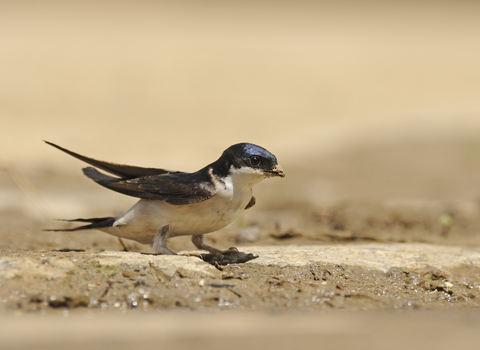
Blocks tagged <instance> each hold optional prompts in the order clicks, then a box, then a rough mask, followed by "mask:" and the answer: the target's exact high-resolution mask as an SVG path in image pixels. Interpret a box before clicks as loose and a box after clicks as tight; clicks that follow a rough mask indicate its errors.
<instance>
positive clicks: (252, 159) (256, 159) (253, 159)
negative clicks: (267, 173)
mask: <svg viewBox="0 0 480 350" xmlns="http://www.w3.org/2000/svg"><path fill="white" fill-rule="evenodd" d="M250 163H251V164H252V165H253V166H258V165H260V163H261V159H260V157H258V156H252V157H250Z"/></svg>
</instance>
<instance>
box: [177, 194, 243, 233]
mask: <svg viewBox="0 0 480 350" xmlns="http://www.w3.org/2000/svg"><path fill="white" fill-rule="evenodd" d="M248 200H249V198H248V199H246V200H242V201H236V202H229V201H226V200H222V199H221V198H217V199H216V198H215V197H213V198H212V199H210V200H207V201H205V202H200V203H195V204H190V205H183V206H181V208H178V209H175V213H174V215H171V218H170V220H169V221H170V229H171V232H170V234H169V236H170V237H174V236H182V235H198V234H204V233H209V232H213V231H217V230H220V229H221V228H223V227H225V226H227V225H228V224H230V223H231V222H232V221H233V220H235V219H236V218H237V217H238V216H239V215H240V213H241V211H242V210H243V209H244V208H245V206H246V205H247V203H248ZM177 207H178V206H177Z"/></svg>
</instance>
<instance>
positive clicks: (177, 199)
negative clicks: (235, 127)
mask: <svg viewBox="0 0 480 350" xmlns="http://www.w3.org/2000/svg"><path fill="white" fill-rule="evenodd" d="M83 173H84V174H85V175H86V176H88V177H89V178H91V179H92V180H94V181H95V182H96V183H98V184H100V185H102V186H104V187H107V188H109V189H111V190H113V191H117V192H120V193H123V194H126V195H128V196H132V197H138V198H143V199H153V200H161V201H164V202H167V203H170V204H174V205H180V204H191V203H198V202H203V201H204V200H207V199H209V198H211V197H213V196H214V195H215V187H214V185H213V184H212V183H211V182H210V181H208V179H207V178H206V174H203V173H200V172H197V173H193V174H190V173H175V174H163V175H150V176H143V177H139V178H136V179H126V180H125V179H119V178H115V177H112V176H108V175H105V174H102V173H100V172H99V171H97V170H96V169H94V168H91V167H88V168H85V169H83Z"/></svg>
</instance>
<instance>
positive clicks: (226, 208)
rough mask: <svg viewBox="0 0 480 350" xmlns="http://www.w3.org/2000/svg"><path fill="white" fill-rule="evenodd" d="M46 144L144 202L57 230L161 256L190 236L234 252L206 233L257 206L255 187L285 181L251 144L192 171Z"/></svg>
mask: <svg viewBox="0 0 480 350" xmlns="http://www.w3.org/2000/svg"><path fill="white" fill-rule="evenodd" d="M45 142H46V143H47V144H49V145H51V146H53V147H55V148H58V149H59V150H61V151H63V152H65V153H67V154H69V155H71V156H73V157H75V158H78V159H80V160H82V161H84V162H86V163H88V164H90V165H93V166H94V167H96V168H99V169H101V170H103V171H105V172H108V173H110V174H113V175H115V176H110V175H106V174H103V173H101V172H99V171H98V170H97V169H95V168H93V167H87V168H84V169H83V173H84V174H85V175H86V176H87V177H89V178H90V179H92V180H93V181H95V182H96V183H98V184H100V185H102V186H104V187H106V188H109V189H111V190H113V191H117V192H120V193H123V194H126V195H128V196H133V197H138V198H140V200H139V201H138V202H137V203H136V204H135V205H134V206H133V207H132V208H130V209H129V210H128V211H127V212H126V213H125V214H123V215H120V216H117V217H104V218H91V219H74V220H67V221H78V222H88V223H89V224H88V225H85V226H80V227H76V228H72V229H59V230H53V231H78V230H90V229H96V230H100V231H103V232H106V233H109V234H111V235H114V236H117V237H120V238H127V239H132V240H135V241H138V242H140V243H146V244H153V249H154V250H155V252H157V253H159V254H170V255H174V254H176V253H174V252H173V251H171V250H170V249H169V248H168V247H167V240H168V239H169V238H171V237H176V236H185V235H191V236H192V242H193V244H194V245H195V246H196V247H197V248H198V249H202V250H206V251H208V252H209V253H211V254H213V255H215V256H217V257H220V258H221V257H222V256H223V254H228V253H234V252H236V251H237V249H236V248H233V247H232V248H229V249H227V250H219V249H216V248H213V247H211V246H209V245H207V244H205V243H204V242H203V235H204V234H206V233H209V232H214V231H217V230H220V229H221V228H223V227H225V226H227V225H228V224H230V223H231V222H232V221H234V220H235V219H236V218H237V217H238V216H239V215H240V213H241V212H242V211H243V210H244V209H248V208H251V207H252V206H253V205H255V197H254V196H253V193H252V188H253V186H255V185H256V184H258V183H259V182H260V181H262V180H263V179H265V178H269V177H276V176H278V177H284V176H285V174H284V172H283V170H282V168H281V167H280V166H279V165H278V163H277V158H276V157H275V156H274V155H273V154H272V153H270V152H269V151H267V150H266V149H264V148H262V147H260V146H256V145H254V144H251V143H239V144H236V145H233V146H230V147H229V148H227V149H226V150H225V151H224V152H223V154H222V155H221V157H220V158H219V159H218V160H216V161H215V162H213V163H212V164H209V165H207V166H206V167H204V168H202V169H200V170H198V171H197V172H194V173H186V172H181V171H170V170H165V169H156V168H143V167H137V166H130V165H123V164H116V163H110V162H104V161H100V160H96V159H92V158H88V157H85V156H82V155H80V154H77V153H75V152H72V151H69V150H67V149H65V148H62V147H60V146H58V145H55V144H53V143H51V142H48V141H45Z"/></svg>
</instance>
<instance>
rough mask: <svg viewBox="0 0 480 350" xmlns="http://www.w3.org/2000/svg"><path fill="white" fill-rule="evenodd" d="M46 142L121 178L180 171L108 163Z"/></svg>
mask: <svg viewBox="0 0 480 350" xmlns="http://www.w3.org/2000/svg"><path fill="white" fill-rule="evenodd" d="M45 142H46V143H47V144H49V145H50V146H53V147H55V148H57V149H59V150H60V151H63V152H65V153H67V154H69V155H71V156H73V157H75V158H77V159H80V160H82V161H84V162H85V163H88V164H90V165H93V166H94V167H97V168H99V169H102V170H105V171H106V172H109V173H110V174H113V175H117V176H120V177H121V178H122V179H134V178H137V177H142V176H150V175H163V174H178V173H180V172H179V171H171V170H166V169H156V168H142V167H138V166H131V165H124V164H116V163H110V162H104V161H101V160H96V159H93V158H88V157H85V156H82V155H81V154H78V153H75V152H72V151H69V150H68V149H65V148H63V147H60V146H58V145H56V144H54V143H51V142H48V141H45Z"/></svg>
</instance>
